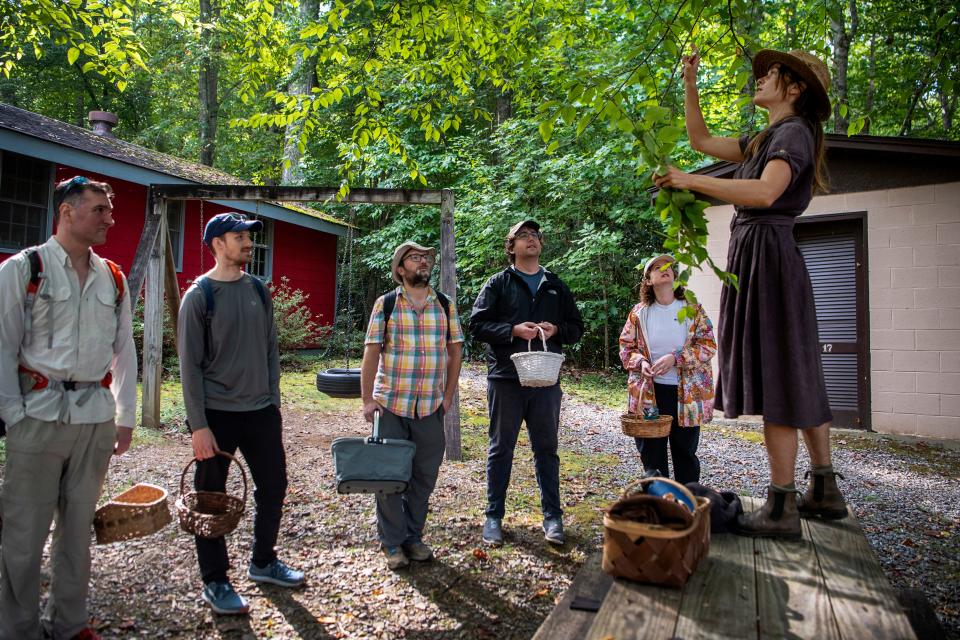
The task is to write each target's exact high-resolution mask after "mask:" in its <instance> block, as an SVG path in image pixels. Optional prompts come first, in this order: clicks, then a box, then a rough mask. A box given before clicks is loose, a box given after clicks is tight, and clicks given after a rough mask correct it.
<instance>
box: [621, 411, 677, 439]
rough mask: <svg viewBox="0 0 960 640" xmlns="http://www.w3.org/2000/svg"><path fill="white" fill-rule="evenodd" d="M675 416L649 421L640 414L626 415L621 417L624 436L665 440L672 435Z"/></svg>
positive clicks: (660, 417)
mask: <svg viewBox="0 0 960 640" xmlns="http://www.w3.org/2000/svg"><path fill="white" fill-rule="evenodd" d="M672 425H673V416H659V417H657V418H653V419H652V420H647V419H646V418H644V417H643V416H642V415H640V414H638V413H625V414H623V415H621V416H620V428H621V429H622V430H623V433H624V435H628V436H631V437H634V438H665V437H667V436H668V435H670V427H671V426H672Z"/></svg>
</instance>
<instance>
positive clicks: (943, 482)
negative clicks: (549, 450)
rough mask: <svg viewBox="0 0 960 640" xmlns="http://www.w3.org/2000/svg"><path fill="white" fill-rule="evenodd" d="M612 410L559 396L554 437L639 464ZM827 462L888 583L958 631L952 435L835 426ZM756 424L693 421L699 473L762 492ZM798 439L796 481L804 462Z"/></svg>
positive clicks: (710, 480)
mask: <svg viewBox="0 0 960 640" xmlns="http://www.w3.org/2000/svg"><path fill="white" fill-rule="evenodd" d="M619 414H620V411H618V410H612V409H605V408H602V407H597V406H594V405H589V404H583V403H579V402H576V401H575V400H573V401H570V399H569V398H566V399H565V402H564V407H563V411H562V415H561V423H562V424H563V425H564V427H565V429H564V430H563V445H564V446H567V447H571V448H574V447H583V446H586V447H587V448H588V449H590V450H592V451H604V452H612V453H615V454H616V455H617V456H618V457H619V458H620V460H621V463H620V465H619V466H618V467H617V470H616V473H615V475H616V476H617V477H619V478H622V479H624V484H626V482H627V480H628V479H630V478H634V477H636V474H638V473H640V471H641V468H640V465H639V456H638V455H637V454H636V451H635V449H634V447H633V442H632V440H630V439H628V438H624V437H623V436H622V435H621V434H620V433H619V430H617V429H611V425H616V424H617V423H618V418H619ZM832 440H833V461H834V468H835V469H836V470H837V471H840V472H841V473H843V475H844V476H845V480H840V485H841V488H842V490H843V492H844V495H845V496H846V499H847V501H848V502H849V503H850V504H851V505H852V507H853V511H854V513H855V515H856V516H857V519H858V520H859V521H860V524H861V526H862V528H863V530H864V533H865V534H866V537H867V540H868V541H869V542H870V545H871V546H872V547H873V550H874V552H875V553H876V554H877V556H878V558H879V560H880V563H881V565H882V566H883V569H884V571H885V572H886V574H887V577H888V578H889V579H890V581H891V583H892V584H893V587H894V588H895V589H897V590H900V589H916V590H919V591H922V592H923V593H924V594H925V595H926V597H927V599H928V601H929V602H930V604H931V605H932V606H933V607H934V609H935V610H936V612H937V616H938V618H939V620H940V623H941V625H942V626H943V628H944V630H945V631H946V633H947V636H948V637H950V638H960V473H958V469H960V450H958V444H960V443H939V444H928V443H925V442H923V441H919V440H917V439H910V438H892V437H883V436H878V435H876V434H866V433H863V432H856V431H852V430H838V431H837V432H836V433H835V434H834V435H833V437H832ZM761 441H762V437H761V433H760V425H759V424H758V423H751V422H747V421H732V420H717V421H716V422H715V423H714V424H711V425H710V426H709V427H707V428H705V429H703V431H702V433H701V437H700V446H699V450H698V453H699V457H700V462H701V466H702V470H701V474H702V476H701V482H702V483H703V484H705V485H708V486H711V487H715V488H717V489H720V490H734V491H737V492H738V493H740V494H741V495H751V496H756V497H760V498H765V497H766V486H767V482H768V481H769V476H768V474H767V461H766V452H765V450H764V447H763V446H762V444H761ZM803 456H804V450H803V447H802V445H801V449H800V461H799V463H798V474H797V486H798V487H799V488H801V489H802V488H804V487H805V486H806V483H805V480H804V478H803V474H804V473H805V472H806V470H807V468H808V466H809V465H808V462H807V461H806V460H805V459H804V457H803Z"/></svg>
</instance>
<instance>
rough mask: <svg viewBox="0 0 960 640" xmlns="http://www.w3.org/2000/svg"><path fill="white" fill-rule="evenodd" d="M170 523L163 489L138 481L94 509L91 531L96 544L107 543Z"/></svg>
mask: <svg viewBox="0 0 960 640" xmlns="http://www.w3.org/2000/svg"><path fill="white" fill-rule="evenodd" d="M172 520H173V517H172V516H171V515H170V504H169V502H167V490H166V489H164V488H163V487H158V486H156V485H152V484H147V483H145V482H141V483H139V484H136V485H134V486H132V487H130V488H129V489H127V490H126V491H124V492H123V493H121V494H119V495H117V496H115V497H114V498H112V499H111V500H110V501H109V502H107V503H106V504H105V505H103V506H102V507H100V508H99V509H97V512H96V514H94V516H93V528H94V531H95V532H96V534H97V544H110V543H111V542H120V541H122V540H133V539H134V538H142V537H144V536H148V535H150V534H151V533H156V532H157V531H159V530H160V529H162V528H164V527H165V526H167V525H168V524H170V522H171V521H172Z"/></svg>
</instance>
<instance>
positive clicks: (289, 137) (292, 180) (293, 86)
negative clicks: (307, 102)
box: [278, 0, 320, 184]
mask: <svg viewBox="0 0 960 640" xmlns="http://www.w3.org/2000/svg"><path fill="white" fill-rule="evenodd" d="M278 6H279V5H278ZM319 13H320V1H319V0H301V1H300V26H301V27H303V26H306V25H308V24H310V23H312V22H314V21H315V20H316V19H317V15H318V14H319ZM316 86H317V59H316V58H315V57H310V58H306V59H304V57H303V54H302V53H298V54H297V60H296V63H295V66H294V69H293V75H292V78H291V80H290V84H289V85H288V86H287V92H288V93H289V94H290V95H299V96H309V95H310V93H311V91H312V89H313V88H314V87H316ZM302 129H303V123H302V122H291V123H290V124H288V125H287V130H286V132H285V134H284V144H283V178H282V182H283V184H299V183H300V181H301V171H300V160H301V157H302V155H303V154H302V153H301V152H300V133H301V131H302Z"/></svg>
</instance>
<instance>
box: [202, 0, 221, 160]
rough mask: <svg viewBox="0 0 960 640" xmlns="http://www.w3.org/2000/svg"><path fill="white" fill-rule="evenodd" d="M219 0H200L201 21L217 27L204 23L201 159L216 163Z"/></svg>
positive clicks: (218, 107) (218, 105) (218, 108)
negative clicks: (217, 0)
mask: <svg viewBox="0 0 960 640" xmlns="http://www.w3.org/2000/svg"><path fill="white" fill-rule="evenodd" d="M215 2H216V0H200V22H201V24H204V25H210V24H213V25H214V28H213V29H210V28H209V27H202V28H201V30H200V46H201V47H202V48H203V52H202V53H201V57H200V78H199V80H200V94H199V95H200V162H201V164H205V165H207V166H211V167H212V166H213V162H214V160H215V159H216V155H217V116H218V112H219V110H220V104H219V102H218V100H217V85H218V82H219V73H220V69H219V67H220V52H219V42H218V37H217V32H216V27H215V25H216V21H217V18H218V17H219V14H220V9H219V7H217V6H216V4H215Z"/></svg>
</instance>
